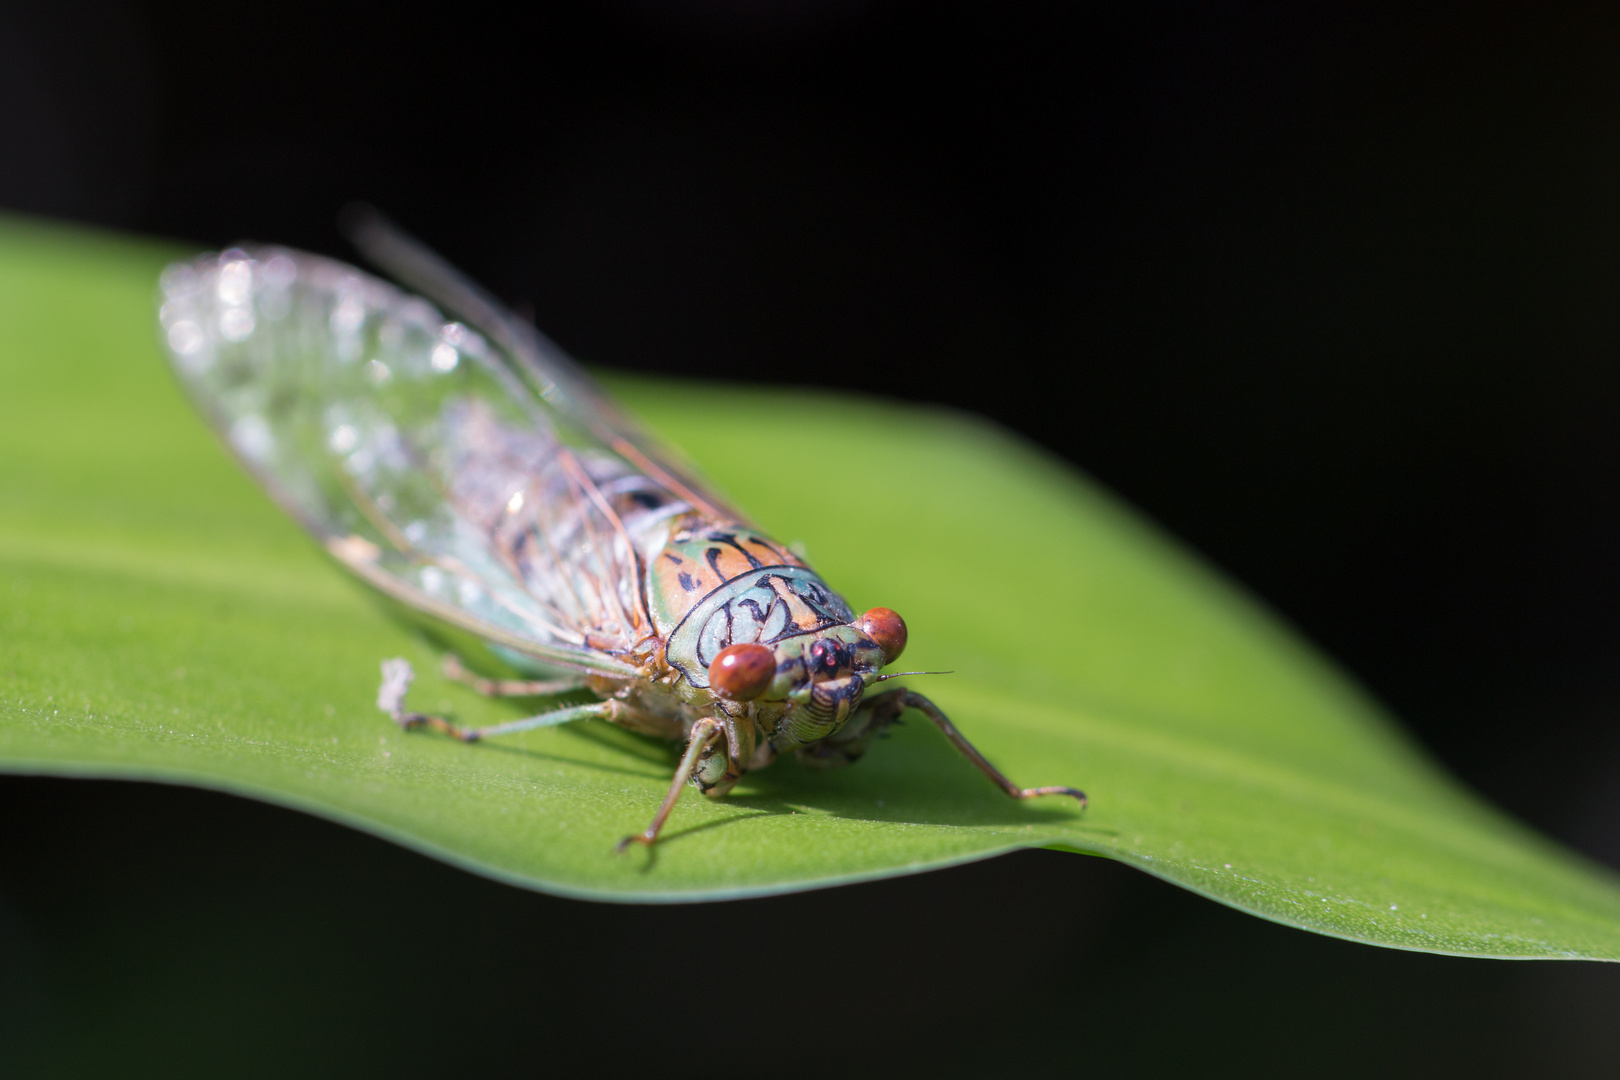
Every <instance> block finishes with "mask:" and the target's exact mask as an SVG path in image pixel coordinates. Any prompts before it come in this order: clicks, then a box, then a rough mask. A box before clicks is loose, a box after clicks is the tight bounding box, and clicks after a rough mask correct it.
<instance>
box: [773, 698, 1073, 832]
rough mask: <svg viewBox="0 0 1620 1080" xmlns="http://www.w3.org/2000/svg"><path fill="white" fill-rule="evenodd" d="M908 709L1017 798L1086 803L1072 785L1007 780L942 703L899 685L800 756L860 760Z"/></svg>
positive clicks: (830, 764) (822, 764) (818, 760)
mask: <svg viewBox="0 0 1620 1080" xmlns="http://www.w3.org/2000/svg"><path fill="white" fill-rule="evenodd" d="M907 709H916V710H917V711H918V712H920V713H922V714H923V715H924V716H926V717H928V719H930V720H932V721H933V722H934V726H935V727H937V728H939V730H940V731H942V732H944V734H945V737H946V738H947V739H949V740H950V741H951V745H952V746H954V747H956V749H957V750H959V751H960V752H961V754H962V756H963V757H965V758H967V759H968V760H969V761H971V762H973V764H974V765H975V766H976V767H977V768H978V770H979V771H980V772H982V773H984V775H986V776H988V777H989V778H990V780H991V782H993V783H994V784H995V785H996V786H997V787H999V788H1000V789H1001V790H1002V791H1005V792H1006V793H1007V794H1008V795H1011V796H1012V797H1013V798H1015V799H1033V798H1035V797H1037V796H1040V795H1068V796H1069V797H1071V798H1074V799H1078V800H1080V805H1081V806H1084V805H1086V793H1085V792H1083V791H1081V790H1079V789H1078V788H1072V787H1038V788H1026V787H1019V786H1018V785H1017V784H1015V783H1013V782H1012V781H1011V780H1009V779H1007V777H1006V776H1005V775H1003V773H1002V772H1001V770H1000V769H998V768H996V767H995V766H994V765H992V764H990V761H989V759H988V758H986V757H985V756H984V755H983V754H981V753H979V750H978V748H977V747H975V746H974V745H973V744H972V743H970V742H968V741H967V739H966V737H964V736H963V734H962V733H961V732H960V731H958V730H956V725H955V724H953V723H951V721H950V717H948V716H946V715H945V713H944V712H943V711H941V710H940V707H939V706H938V705H935V704H934V703H933V702H932V701H930V700H928V699H927V698H925V697H923V696H922V695H921V694H919V693H917V692H915V691H913V690H908V689H905V688H904V687H896V688H895V689H893V690H885V691H883V692H882V693H879V694H874V695H872V696H871V697H869V698H867V699H866V700H865V701H863V702H861V705H860V708H859V709H857V710H856V712H855V715H854V716H852V717H850V718H849V723H847V724H845V725H844V726H843V727H842V728H841V729H840V730H839V731H837V732H836V733H834V734H832V735H829V736H828V737H827V738H825V739H822V740H821V741H820V742H816V743H812V744H810V745H809V746H806V747H803V748H802V749H800V750H799V751H798V753H797V757H798V759H799V760H800V761H801V762H803V763H804V764H806V765H809V766H811V767H813V768H823V769H826V768H834V767H837V766H840V765H848V764H850V763H851V762H854V761H857V760H859V759H860V757H861V755H862V754H864V753H866V750H867V748H868V747H869V746H870V745H871V743H872V740H873V739H874V738H875V737H876V736H877V735H878V734H879V733H880V732H882V731H883V729H884V728H886V727H888V726H889V725H890V724H893V723H895V722H896V721H897V720H899V719H900V714H901V713H903V712H905V711H906V710H907Z"/></svg>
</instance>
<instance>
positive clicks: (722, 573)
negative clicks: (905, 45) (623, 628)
mask: <svg viewBox="0 0 1620 1080" xmlns="http://www.w3.org/2000/svg"><path fill="white" fill-rule="evenodd" d="M647 579H648V586H647V599H648V604H649V606H650V607H651V609H652V617H653V621H654V623H655V624H656V625H657V627H658V630H659V633H660V634H661V635H662V637H663V638H664V659H665V662H666V663H667V664H668V665H669V667H670V669H671V670H672V671H673V672H675V673H676V676H677V679H678V681H679V683H680V686H681V689H682V693H683V696H686V697H688V698H689V699H693V700H708V699H710V698H711V697H712V695H711V694H710V693H709V692H708V689H709V665H710V664H711V663H713V662H714V658H715V657H716V656H718V655H719V653H720V650H722V649H724V648H726V647H727V646H729V645H736V644H740V643H746V642H757V643H759V644H761V645H775V644H776V643H777V642H779V641H782V640H784V639H786V638H791V637H795V636H798V635H802V634H814V633H816V632H818V631H823V630H827V629H829V628H831V627H835V626H840V625H843V624H846V623H848V622H849V621H850V620H851V619H852V618H853V617H854V614H853V612H851V611H850V608H849V605H848V604H846V603H845V602H844V599H843V597H841V596H839V595H838V594H837V593H835V592H834V591H833V590H832V589H831V588H830V587H828V585H827V583H826V582H825V581H823V580H821V578H820V576H819V575H817V574H816V572H815V571H814V570H811V569H810V568H809V567H808V566H806V565H805V564H804V560H802V559H800V558H799V557H797V556H796V555H794V554H793V553H792V552H791V551H789V550H788V549H787V548H785V547H783V546H782V545H781V544H778V543H777V542H776V541H774V540H772V539H771V538H770V537H768V536H766V535H764V534H763V533H761V532H759V531H758V530H756V529H752V528H749V527H747V526H744V525H739V524H736V523H729V522H719V521H715V520H713V519H710V518H707V517H706V516H704V515H701V514H696V513H694V514H688V515H686V516H685V517H683V518H681V519H679V520H677V521H676V522H675V523H674V527H673V528H672V529H671V530H670V536H669V540H668V542H667V543H666V544H665V546H664V549H663V550H662V551H661V552H659V553H658V555H657V557H656V558H655V559H654V560H653V562H652V565H650V566H649V567H648V572H647Z"/></svg>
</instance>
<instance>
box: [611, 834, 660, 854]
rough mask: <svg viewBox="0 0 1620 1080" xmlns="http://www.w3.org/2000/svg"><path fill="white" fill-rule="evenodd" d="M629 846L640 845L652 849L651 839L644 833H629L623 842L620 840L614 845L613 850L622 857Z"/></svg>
mask: <svg viewBox="0 0 1620 1080" xmlns="http://www.w3.org/2000/svg"><path fill="white" fill-rule="evenodd" d="M631 844H640V845H642V846H643V847H652V846H653V841H652V838H651V837H649V836H648V835H647V834H646V833H631V834H630V835H629V836H627V837H625V838H624V839H623V840H620V841H619V842H618V843H617V844H614V845H613V850H614V851H616V852H618V853H619V854H621V855H622V854H624V853H625V852H626V851H628V850H629V849H630V845H631Z"/></svg>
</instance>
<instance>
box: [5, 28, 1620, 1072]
mask: <svg viewBox="0 0 1620 1080" xmlns="http://www.w3.org/2000/svg"><path fill="white" fill-rule="evenodd" d="M1300 7H1304V8H1308V10H1300V9H1299V7H1295V6H1285V5H1276V6H1267V5H1261V4H1239V3H1220V4H1204V5H1190V4H1188V5H1174V4H1152V3H1133V4H1106V3H1097V4H1091V5H1083V4H1058V3H1053V4H1025V5H1014V4H990V3H984V4H960V5H947V4H921V3H919V4H901V3H876V2H873V3H863V2H859V0H795V2H779V3H775V4H768V3H760V4H752V3H747V2H744V0H693V2H690V3H679V2H676V0H639V2H630V0H622V2H619V3H610V4H601V5H594V6H581V7H578V8H571V9H550V8H535V9H532V10H528V11H525V12H523V13H521V14H518V13H509V12H497V11H496V10H494V9H492V8H485V7H481V6H479V5H477V4H472V3H466V4H460V5H440V6H437V7H434V8H431V9H430V8H427V7H416V6H410V5H394V6H386V5H361V4H356V3H350V4H312V3H285V2H283V3H274V4H270V3H253V4H250V3H245V2H240V0H239V2H236V3H227V2H218V0H215V2H201V0H198V2H194V3H165V4H156V3H152V4H139V3H133V2H120V0H61V2H58V3H53V4H48V5H45V4H40V5H32V4H24V5H20V6H19V5H15V4H13V5H6V6H4V7H0V207H9V208H12V209H16V210H23V211H28V212H33V213H40V214H46V215H53V216H57V217H62V218H68V219H74V220H80V221H87V222H95V223H102V224H107V225H112V226H116V227H120V228H124V229H131V230H139V231H143V232H148V233H154V234H163V235H168V236H175V237H181V238H184V239H187V240H191V241H195V242H197V243H198V244H199V245H213V246H218V245H221V244H225V243H229V242H231V241H234V240H238V239H242V238H256V239H268V240H276V241H281V242H285V243H290V244H296V245H300V246H303V247H308V248H314V249H317V250H324V251H329V252H332V253H334V254H339V255H346V254H347V250H346V248H345V247H344V246H343V244H342V242H341V240H340V239H339V237H338V235H337V233H336V231H335V229H334V226H333V221H334V215H335V212H336V211H337V209H338V208H339V207H340V206H341V205H343V204H344V203H345V202H346V201H348V200H350V199H355V198H363V199H368V200H370V201H372V202H374V203H376V204H377V205H379V206H382V207H383V208H385V209H386V210H388V211H389V212H390V213H391V214H392V215H394V216H395V217H396V218H397V219H398V220H400V221H401V222H403V223H404V224H406V225H407V226H408V227H410V228H411V229H412V230H413V231H415V232H417V233H418V234H420V235H421V236H422V237H423V238H424V239H426V240H427V241H428V242H429V243H431V244H432V245H434V246H435V247H437V248H439V249H440V250H441V251H443V252H444V253H445V254H446V255H447V256H449V257H450V258H451V259H452V260H453V261H455V262H457V263H459V264H460V265H461V266H462V267H463V268H465V269H466V270H468V271H469V272H470V273H471V274H472V275H473V276H474V277H475V278H477V279H479V280H481V281H483V282H484V283H486V284H487V285H489V286H490V287H491V288H493V289H494V290H495V291H496V292H497V293H499V294H500V295H502V296H504V297H505V298H507V299H508V300H510V301H512V302H513V303H515V304H518V305H522V306H523V307H525V308H527V309H529V310H532V311H533V312H534V313H535V314H536V318H537V321H538V322H539V323H540V325H541V326H542V327H544V328H545V329H546V330H547V331H548V333H550V334H551V335H552V336H553V337H554V338H555V339H557V340H558V341H559V342H560V343H562V344H563V345H564V347H566V348H568V349H569V350H570V351H572V352H573V353H575V354H576V355H578V356H580V357H581V358H582V359H585V360H587V361H591V362H595V363H599V364H603V365H608V366H614V367H619V368H624V369H636V370H645V371H657V372H667V373H675V374H681V375H690V376H703V377H713V378H725V379H748V380H762V379H763V380H772V381H777V382H782V383H789V384H811V385H821V386H832V387H840V388H848V389H856V390H862V391H868V392H873V393H880V394H886V395H890V396H893V397H897V398H903V399H906V400H912V401H929V402H937V403H943V404H947V405H952V406H956V407H960V408H966V409H972V410H975V411H978V412H981V413H985V414H988V415H990V416H992V417H994V418H995V419H997V420H999V421H1000V422H1002V423H1004V424H1006V425H1007V426H1008V427H1011V428H1013V429H1014V430H1017V431H1019V432H1022V433H1023V434H1025V435H1026V436H1028V437H1029V438H1031V439H1032V440H1034V441H1036V442H1038V443H1040V444H1042V445H1044V446H1046V447H1048V448H1050V449H1051V450H1052V451H1054V452H1056V453H1057V454H1060V455H1062V456H1063V457H1065V458H1067V459H1068V460H1069V461H1071V462H1073V463H1075V464H1076V465H1078V466H1079V467H1081V468H1083V469H1085V470H1087V471H1089V472H1090V473H1091V474H1092V475H1094V476H1096V477H1097V478H1099V479H1100V480H1102V481H1103V482H1104V483H1106V484H1107V485H1109V486H1110V487H1112V488H1113V489H1114V490H1116V491H1118V492H1119V493H1121V494H1122V495H1123V496H1125V497H1126V498H1128V499H1129V500H1131V501H1132V502H1133V503H1135V504H1136V505H1137V506H1139V507H1141V508H1142V509H1143V510H1145V511H1146V512H1147V513H1149V514H1150V515H1151V516H1153V517H1154V518H1155V519H1157V520H1158V521H1159V522H1160V523H1161V524H1163V525H1164V526H1165V527H1166V528H1168V529H1169V530H1170V531H1172V532H1173V533H1175V534H1177V535H1178V536H1180V537H1181V538H1183V539H1184V540H1185V541H1187V542H1188V543H1189V544H1190V545H1192V546H1193V547H1195V548H1197V549H1198V550H1200V551H1202V552H1203V553H1205V554H1206V555H1207V556H1208V557H1209V558H1210V559H1211V560H1212V561H1213V562H1215V563H1216V564H1218V565H1220V566H1222V567H1223V568H1225V569H1226V570H1227V571H1229V572H1230V573H1231V574H1232V575H1233V576H1234V577H1236V578H1237V579H1239V580H1241V581H1243V582H1245V583H1246V584H1247V585H1248V586H1249V587H1250V588H1252V589H1253V590H1254V591H1255V592H1256V593H1257V594H1258V595H1259V596H1260V597H1262V598H1263V599H1264V600H1265V601H1266V602H1268V603H1269V604H1270V605H1271V606H1272V607H1274V608H1275V609H1276V610H1277V611H1279V612H1280V613H1281V614H1282V615H1283V616H1284V617H1285V618H1287V619H1288V620H1290V621H1292V622H1293V623H1294V624H1295V625H1296V626H1297V627H1299V628H1300V629H1301V630H1302V631H1303V632H1304V633H1305V634H1307V635H1308V636H1309V637H1311V638H1312V639H1314V640H1315V641H1316V642H1318V643H1319V644H1320V645H1321V646H1322V647H1323V648H1324V649H1326V650H1327V651H1328V652H1330V653H1332V654H1333V655H1334V656H1336V657H1337V658H1339V659H1340V660H1341V661H1342V662H1343V663H1344V664H1345V665H1346V666H1348V667H1349V668H1350V669H1351V670H1352V671H1354V672H1355V673H1356V674H1357V675H1358V676H1359V677H1360V678H1361V679H1363V680H1364V681H1365V682H1366V683H1367V684H1368V685H1369V686H1370V687H1371V688H1372V689H1373V690H1374V692H1375V693H1377V694H1378V695H1379V696H1380V697H1382V698H1383V699H1384V700H1385V701H1386V702H1387V703H1389V705H1390V706H1391V707H1392V708H1393V709H1394V710H1395V711H1396V712H1397V713H1398V714H1399V715H1400V716H1401V717H1402V718H1403V719H1404V720H1405V721H1406V722H1407V723H1408V725H1409V726H1410V728H1411V730H1412V731H1413V732H1414V733H1415V735H1416V737H1417V738H1418V739H1420V740H1421V741H1422V742H1423V743H1424V744H1425V745H1426V746H1427V747H1428V748H1429V749H1430V750H1431V751H1432V752H1433V753H1434V755H1435V756H1436V757H1437V758H1438V759H1439V760H1440V761H1442V762H1443V763H1444V764H1445V765H1446V767H1448V768H1450V769H1451V770H1452V771H1454V772H1455V773H1456V774H1458V775H1459V776H1461V777H1462V778H1463V779H1464V780H1466V781H1467V782H1468V783H1469V784H1471V785H1472V786H1474V787H1475V788H1476V789H1478V790H1479V791H1481V792H1482V793H1484V794H1485V795H1487V796H1488V797H1490V798H1492V799H1494V800H1495V801H1497V802H1498V803H1499V804H1501V805H1503V806H1505V807H1507V808H1508V809H1509V810H1511V811H1512V812H1514V813H1515V814H1517V815H1519V816H1521V817H1523V818H1524V819H1526V820H1528V821H1530V822H1531V823H1533V824H1535V825H1536V826H1538V827H1539V828H1541V829H1543V830H1545V831H1547V832H1549V833H1551V834H1552V835H1554V836H1556V837H1558V838H1560V839H1561V840H1563V841H1565V842H1566V843H1568V844H1570V845H1572V846H1573V847H1575V848H1577V849H1579V850H1581V851H1584V852H1585V853H1587V854H1588V855H1590V856H1593V857H1595V858H1597V859H1600V860H1604V861H1606V862H1608V863H1609V864H1610V865H1611V866H1620V727H1617V725H1616V723H1615V720H1616V717H1617V712H1620V672H1617V670H1616V663H1615V657H1616V655H1617V652H1616V650H1617V648H1620V619H1617V612H1620V560H1617V558H1616V556H1617V553H1620V425H1617V424H1616V416H1617V414H1620V394H1617V391H1620V369H1617V365H1616V359H1617V355H1620V9H1616V8H1614V7H1612V6H1608V5H1596V4H1593V5H1587V6H1566V7H1555V6H1552V5H1535V6H1534V8H1533V9H1532V7H1531V6H1530V5H1524V6H1523V7H1522V8H1514V7H1503V8H1492V7H1489V6H1482V5H1478V4H1469V5H1462V4H1458V5H1455V6H1451V7H1446V6H1441V5H1428V6H1413V5H1408V4H1391V5H1388V6H1377V5H1366V4H1357V5H1338V4H1330V3H1319V4H1313V5H1304V6H1300ZM852 527H855V523H852ZM0 821H4V822H5V827H4V829H0V1066H4V1067H6V1068H7V1070H8V1071H10V1070H15V1071H16V1072H17V1073H19V1074H21V1073H37V1074H47V1073H70V1072H72V1073H79V1072H83V1073H89V1072H96V1073H101V1074H108V1073H110V1074H124V1075H127V1074H134V1073H146V1072H156V1073H162V1074H165V1075H192V1074H195V1075H222V1074H233V1075H286V1074H289V1073H293V1072H298V1073H302V1074H308V1075H326V1074H330V1075H373V1074H374V1075H389V1076H401V1075H440V1074H450V1073H466V1072H475V1073H476V1072H480V1071H487V1072H501V1073H504V1072H517V1073H557V1072H559V1071H563V1070H566V1069H570V1068H572V1069H578V1070H583V1069H585V1068H587V1067H588V1065H589V1063H591V1062H594V1063H595V1064H596V1066H597V1067H599V1068H601V1069H603V1070H604V1071H627V1070H629V1069H631V1068H634V1069H636V1070H638V1071H655V1072H656V1073H657V1074H658V1075H666V1076H685V1075H694V1074H699V1073H702V1074H704V1075H722V1074H729V1073H733V1072H735V1073H739V1074H741V1073H745V1072H746V1073H756V1072H769V1073H771V1074H780V1075H790V1076H792V1075H810V1074H824V1073H828V1072H832V1071H837V1072H841V1073H848V1074H853V1075H867V1074H900V1075H904V1074H907V1073H911V1072H922V1071H924V1070H927V1071H930V1072H933V1073H936V1074H943V1075H963V1074H971V1075H987V1076H999V1075H1008V1074H1011V1073H1012V1072H1014V1071H1015V1070H1026V1069H1046V1070H1051V1071H1055V1072H1057V1073H1059V1074H1065V1075H1067V1074H1082V1073H1083V1074H1087V1075H1093V1076H1100V1077H1107V1076H1136V1075H1142V1076H1177V1075H1186V1074H1188V1073H1190V1072H1193V1071H1194V1070H1196V1071H1198V1072H1200V1073H1205V1074H1213V1075H1225V1074H1228V1073H1232V1074H1244V1075H1258V1076H1294V1075H1302V1074H1308V1075H1313V1076H1340V1075H1343V1076H1349V1075H1362V1074H1367V1073H1374V1074H1379V1075H1402V1076H1405V1075H1411V1076H1433V1075H1462V1074H1464V1073H1467V1074H1469V1075H1473V1076H1510V1075H1512V1076H1523V1075H1536V1076H1610V1075H1615V1073H1616V1072H1617V1071H1620V1040H1617V1039H1616V1038H1615V1037H1614V1029H1615V1027H1616V1018H1617V1015H1620V971H1617V970H1615V969H1612V968H1609V967H1604V966H1599V965H1591V964H1528V963H1524V964H1513V963H1504V962H1494V961H1469V960H1460V959H1450V958H1443V957H1431V956H1421V955H1412V954H1402V953H1397V952H1393V951H1387V950H1377V949H1372V948H1368V947H1365V946H1359V945H1352V944H1347V943H1343V942H1338V941H1333V940H1329V939H1325V938H1320V937H1316V936H1312V935H1308V934H1304V933H1300V932H1297V931H1293V930H1288V929H1284V928H1281V927H1276V926H1273V925H1270V924H1267V923H1264V922H1261V921H1259V920H1256V919H1252V918H1249V917H1247V916H1242V915H1238V914H1236V913H1234V912H1231V911H1228V910H1226V909H1223V908H1220V907H1218V906H1216V905H1214V904H1210V903H1208V902H1206V901H1202V900H1199V899H1197V898H1195V897H1193V896H1191V895H1189V894H1186V893H1183V892H1180V891H1178V890H1176V889H1173V888H1170V887H1168V886H1164V885H1161V884H1158V883H1156V882H1154V881H1153V880H1151V879H1149V878H1147V877H1145V876H1142V875H1140V874H1136V873H1134V872H1131V871H1128V870H1125V869H1124V868H1122V867H1120V866H1118V865H1117V864H1112V863H1108V862H1105V861H1103V860H1095V859H1084V858H1077V857H1073V856H1061V855H1056V854H1052V853H1046V852H1031V853H1025V854H1023V855H1019V856H1015V857H1010V858H1005V859H1000V860H996V861H993V862H991V863H987V864H981V865H977V866H972V867H967V868H962V869H959V870H954V871H949V872H944V873H938V874H932V875H926V876H924V877H921V878H914V879H908V880H903V881H894V882H887V883H882V884H876V885H869V886H861V887H854V888H846V889H839V890H832V891H825V892H818V893H811V894H807V895H804V896H796V897H788V898H782V899H776V900H767V901H754V902H746V903H733V904H723V905H710V906H703V907H690V908H669V909H646V908H633V907H611V906H602V905H590V904H581V903H575V902H569V901H562V900H556V899H553V898H549V897H545V896H539V895H535V894H530V893H524V892H520V891H518V890H514V889H510V888H507V887H504V886H500V885H495V884H492V883H489V882H486V881H483V880H481V879H477V878H473V877H470V876H468V875H465V874H462V873H460V872H458V871H454V870H450V869H448V868H446V867H443V866H440V865H438V864H435V863H432V862H429V861H428V860H425V859H422V858H420V857H417V856H415V855H411V854H409V853H406V852H403V851H401V850H399V849H396V848H393V847H390V846H388V845H386V844H383V843H381V842H379V841H375V840H372V839H369V838H366V837H362V836H359V835H357V834H353V833H350V832H347V831H345V830H343V829H340V828H337V827H335V826H331V825H327V824H325V823H322V822H318V821H313V820H310V819H307V818H303V817H301V816H298V815H295V814H292V813H290V812H286V811H280V810H275V809H271V808H268V807H263V806H258V805H255V804H251V803H247V802H243V801H238V800H232V799H228V798H225V797H222V796H216V795H209V794H204V793H199V792H192V791H183V790H173V789H164V788H158V787H150V786H140V785H123V784H113V783H89V782H71V781H60V780H40V779H15V778H14V779H5V780H0ZM8 1063H9V1064H8Z"/></svg>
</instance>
